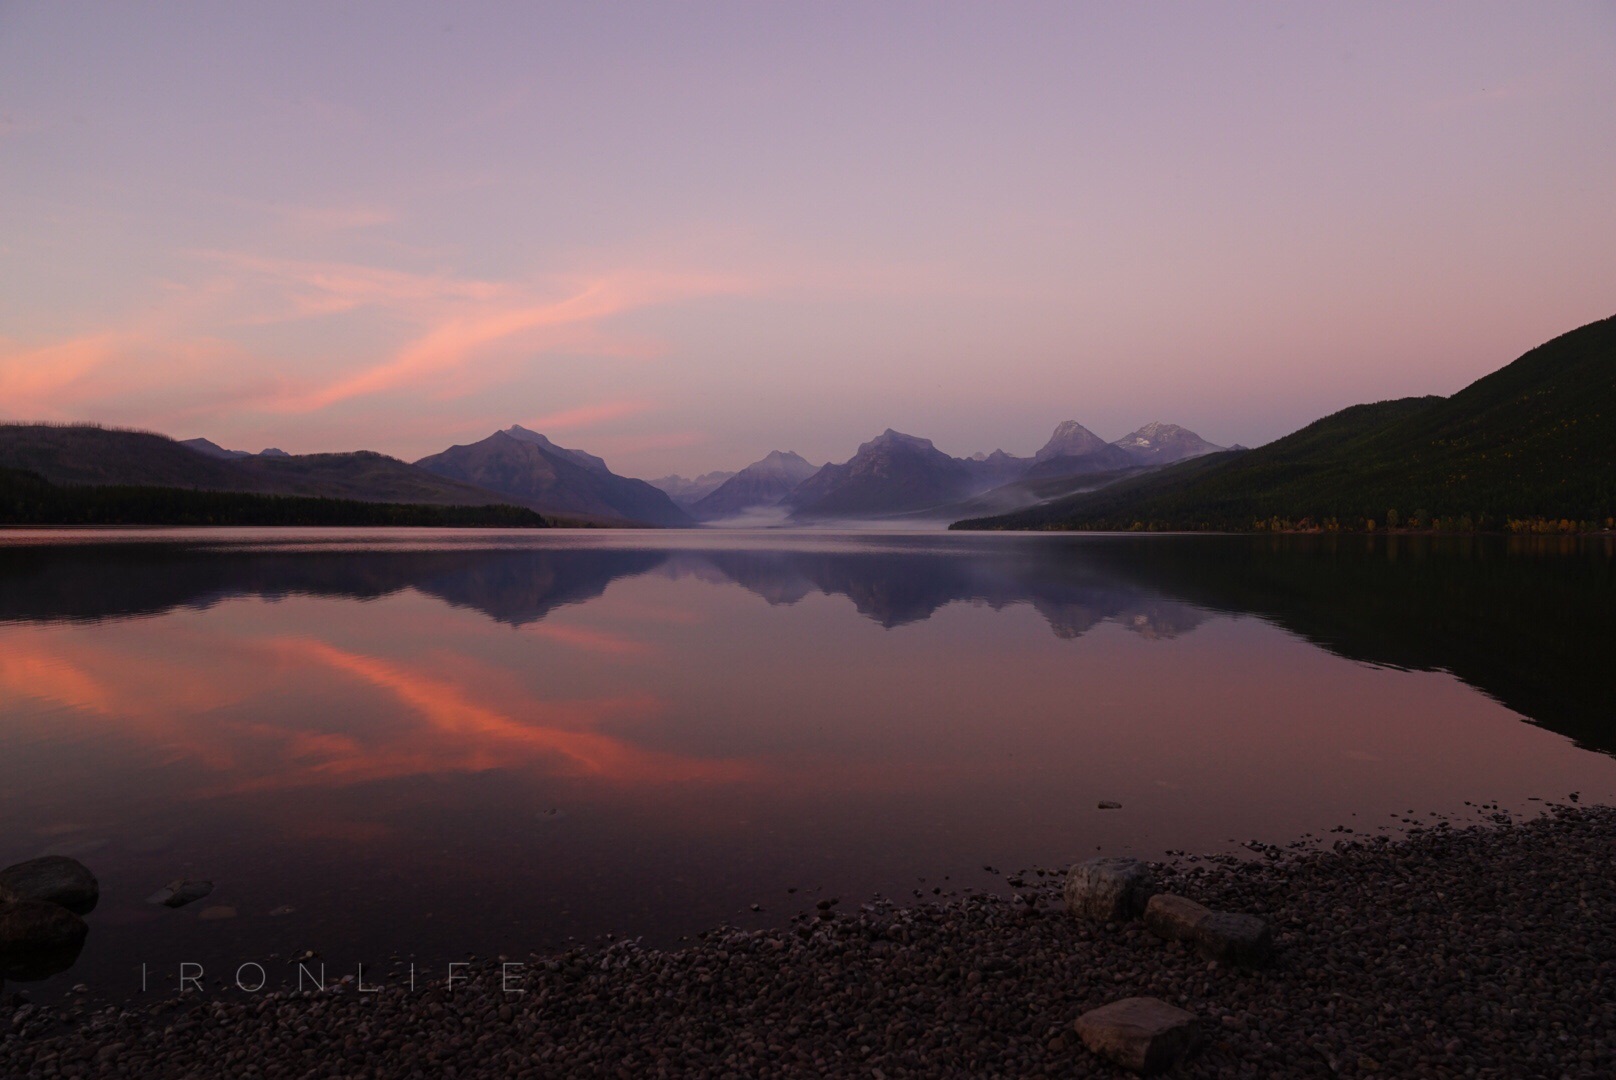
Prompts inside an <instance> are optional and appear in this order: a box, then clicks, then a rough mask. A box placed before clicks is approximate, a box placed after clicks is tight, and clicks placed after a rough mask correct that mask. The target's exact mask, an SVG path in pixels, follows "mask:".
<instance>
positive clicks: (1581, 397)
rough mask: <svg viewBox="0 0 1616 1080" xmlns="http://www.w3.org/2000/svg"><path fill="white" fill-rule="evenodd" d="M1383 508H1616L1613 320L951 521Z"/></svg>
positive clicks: (1555, 513)
mask: <svg viewBox="0 0 1616 1080" xmlns="http://www.w3.org/2000/svg"><path fill="white" fill-rule="evenodd" d="M1390 511H1397V513H1398V515H1399V518H1400V520H1401V521H1402V522H1404V523H1414V518H1415V515H1416V514H1417V513H1421V514H1424V515H1426V516H1427V517H1430V516H1438V517H1442V518H1445V519H1448V520H1449V521H1450V522H1455V523H1457V522H1462V521H1463V520H1464V518H1466V517H1468V518H1469V519H1470V523H1471V525H1473V526H1479V527H1495V528H1496V527H1502V526H1503V525H1504V524H1505V522H1506V520H1507V519H1510V518H1536V517H1542V518H1553V519H1562V518H1566V519H1575V520H1582V521H1597V522H1603V521H1605V520H1606V519H1608V518H1611V517H1613V516H1616V318H1610V319H1605V320H1602V321H1600V322H1596V323H1590V324H1589V325H1587V326H1584V327H1582V328H1580V329H1577V330H1573V331H1571V332H1570V333H1568V334H1564V335H1562V336H1560V337H1558V338H1555V339H1554V340H1553V341H1550V342H1548V343H1547V344H1545V345H1540V346H1538V347H1537V348H1535V349H1533V350H1532V351H1530V352H1528V353H1527V354H1526V355H1524V356H1522V357H1521V358H1520V359H1518V360H1516V361H1515V362H1513V363H1511V364H1509V365H1508V366H1507V367H1504V368H1501V369H1499V370H1498V371H1495V372H1493V373H1492V374H1491V375H1488V376H1486V377H1484V378H1481V379H1478V380H1477V381H1476V382H1474V383H1471V384H1470V385H1469V386H1467V387H1465V388H1464V389H1463V390H1460V391H1459V392H1458V393H1456V394H1454V395H1453V396H1452V397H1448V398H1441V397H1425V398H1403V399H1400V400H1396V401H1382V402H1377V403H1375V404H1372V405H1354V406H1352V407H1351V408H1348V409H1343V410H1342V411H1341V412H1338V413H1335V414H1334V415H1332V416H1327V417H1325V418H1324V419H1323V420H1319V421H1316V422H1315V423H1312V424H1309V425H1308V426H1307V427H1305V428H1302V429H1301V430H1300V431H1297V432H1294V433H1293V434H1290V435H1287V436H1285V437H1284V438H1283V439H1279V440H1276V441H1275V442H1272V443H1269V444H1268V445H1267V446H1263V447H1259V448H1258V449H1256V450H1244V451H1226V452H1223V453H1218V454H1209V455H1206V456H1204V457H1199V458H1195V459H1192V460H1189V461H1183V462H1180V463H1178V464H1176V465H1172V466H1169V467H1168V468H1166V469H1163V470H1161V471H1159V472H1154V473H1151V474H1149V475H1146V476H1140V477H1136V478H1133V479H1129V480H1124V481H1121V482H1119V483H1117V484H1115V485H1112V486H1110V487H1107V488H1105V489H1102V490H1100V491H1096V492H1093V493H1091V494H1085V495H1076V496H1073V497H1071V498H1068V499H1061V500H1056V501H1055V502H1052V503H1049V504H1046V505H1043V506H1038V507H1034V508H1032V509H1029V510H1025V511H1021V512H1018V513H1013V514H1007V515H1003V516H1000V517H994V518H985V519H976V520H971V521H964V522H959V523H958V524H957V527H959V528H993V529H1048V528H1056V529H1115V528H1133V527H1136V526H1137V527H1143V528H1175V529H1196V528H1214V529H1250V528H1252V527H1253V526H1254V524H1255V523H1256V522H1258V521H1259V520H1261V521H1270V520H1272V519H1275V518H1277V519H1280V521H1281V522H1282V523H1283V522H1284V521H1290V522H1294V523H1300V522H1302V521H1303V520H1304V519H1311V520H1312V521H1313V522H1315V523H1318V522H1322V521H1325V520H1328V519H1333V520H1335V521H1337V522H1338V523H1339V524H1341V525H1343V526H1345V527H1348V528H1355V527H1360V526H1363V525H1365V524H1366V523H1367V522H1368V521H1369V520H1371V519H1373V520H1377V521H1378V522H1380V523H1384V522H1385V521H1386V520H1387V518H1388V516H1389V512H1390ZM1460 527H1462V525H1461V526H1460Z"/></svg>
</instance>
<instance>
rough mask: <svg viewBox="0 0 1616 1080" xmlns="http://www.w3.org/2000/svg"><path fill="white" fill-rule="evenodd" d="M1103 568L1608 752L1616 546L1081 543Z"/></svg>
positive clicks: (1587, 542)
mask: <svg viewBox="0 0 1616 1080" xmlns="http://www.w3.org/2000/svg"><path fill="white" fill-rule="evenodd" d="M1088 547H1089V549H1090V550H1089V551H1088V552H1087V553H1086V554H1085V555H1084V556H1083V557H1084V558H1086V559H1088V560H1090V561H1091V562H1093V563H1094V564H1095V565H1096V566H1097V567H1098V568H1099V569H1101V570H1102V571H1103V572H1105V573H1108V574H1110V575H1113V576H1115V577H1117V578H1119V579H1122V580H1129V581H1135V582H1138V583H1140V584H1141V585H1148V586H1149V587H1151V588H1155V589H1160V590H1162V592H1164V593H1167V594H1170V595H1172V596H1174V597H1176V598H1178V599H1180V600H1183V601H1186V602H1188V603H1190V604H1193V605H1196V606H1197V607H1200V608H1210V609H1213V610H1220V611H1229V612H1240V613H1251V614H1255V615H1259V616H1262V617H1263V618H1266V619H1268V620H1269V621H1271V622H1274V623H1276V624H1278V625H1280V626H1282V627H1284V628H1285V629H1287V630H1290V631H1292V632H1293V633H1295V634H1297V635H1299V636H1301V637H1303V638H1306V639H1307V640H1309V641H1311V642H1313V643H1314V644H1316V645H1320V646H1322V647H1324V648H1326V649H1329V650H1330V651H1331V652H1334V653H1337V654H1338V655H1341V656H1344V657H1347V658H1349V659H1352V660H1359V661H1362V662H1365V663H1371V664H1379V665H1383V666H1387V667H1396V668H1403V669H1408V670H1418V671H1446V672H1450V673H1452V674H1453V675H1455V676H1457V677H1458V678H1459V679H1461V680H1463V681H1464V682H1466V683H1468V684H1469V685H1471V686H1473V687H1475V688H1476V689H1478V690H1481V691H1482V692H1483V693H1486V694H1487V695H1489V696H1491V697H1492V698H1494V699H1496V700H1497V701H1499V702H1501V703H1502V704H1503V705H1505V706H1506V707H1508V708H1510V709H1513V710H1514V711H1516V712H1518V713H1521V714H1522V715H1524V716H1526V717H1528V718H1529V719H1531V720H1532V721H1533V722H1535V723H1538V724H1541V725H1542V726H1544V727H1547V728H1549V729H1551V730H1554V731H1557V732H1559V733H1561V734H1563V735H1566V736H1569V737H1570V738H1573V739H1575V740H1576V741H1577V742H1578V744H1580V745H1582V746H1585V747H1589V748H1593V749H1599V750H1604V751H1607V752H1616V714H1613V713H1612V711H1611V707H1610V679H1609V675H1608V674H1607V672H1608V670H1609V652H1610V644H1609V643H1610V642H1611V641H1616V545H1613V544H1612V543H1611V542H1609V541H1608V540H1601V539H1583V540H1578V539H1576V538H1570V537H1567V538H1555V537H1542V538H1535V537H1511V538H1505V537H1493V536H1445V537H1436V536H1380V537H1364V536H1328V535H1326V536H1280V537H1247V536H1240V537H1234V536H1230V537H1213V536H1208V537H1146V538H1139V539H1137V540H1131V539H1130V540H1123V539H1118V540H1111V541H1100V542H1094V541H1090V542H1089V544H1088Z"/></svg>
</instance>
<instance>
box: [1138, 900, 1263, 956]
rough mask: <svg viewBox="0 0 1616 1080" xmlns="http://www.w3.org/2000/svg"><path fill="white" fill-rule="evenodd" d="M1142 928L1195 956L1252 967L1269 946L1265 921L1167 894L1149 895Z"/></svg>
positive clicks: (1253, 916)
mask: <svg viewBox="0 0 1616 1080" xmlns="http://www.w3.org/2000/svg"><path fill="white" fill-rule="evenodd" d="M1145 929H1147V930H1149V931H1150V932H1151V933H1153V934H1155V935H1156V936H1157V937H1159V938H1162V939H1163V940H1166V941H1183V942H1186V943H1188V944H1189V945H1190V946H1191V947H1193V948H1194V949H1195V952H1196V954H1197V955H1198V956H1200V957H1202V958H1203V959H1206V960H1216V961H1218V962H1219V963H1222V964H1233V965H1239V966H1242V967H1255V966H1257V965H1259V964H1262V963H1264V962H1265V961H1267V959H1268V955H1269V953H1270V952H1271V951H1272V949H1273V936H1272V934H1271V933H1270V932H1269V929H1268V924H1267V923H1266V922H1265V921H1263V920H1262V919H1259V918H1258V917H1257V916H1255V915H1237V914H1232V913H1229V912H1222V911H1213V910H1211V909H1210V908H1206V907H1203V906H1201V905H1200V904H1197V903H1196V902H1195V901H1194V900H1191V899H1188V898H1187V897H1183V896H1175V895H1173V894H1171V893H1159V894H1157V895H1155V896H1152V897H1151V898H1150V902H1149V903H1148V904H1146V905H1145Z"/></svg>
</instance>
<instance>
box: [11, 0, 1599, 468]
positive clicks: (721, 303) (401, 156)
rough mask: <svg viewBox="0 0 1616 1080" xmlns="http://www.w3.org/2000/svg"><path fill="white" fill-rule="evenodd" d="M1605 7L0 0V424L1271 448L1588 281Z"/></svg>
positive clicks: (1563, 308) (741, 448) (840, 447)
mask: <svg viewBox="0 0 1616 1080" xmlns="http://www.w3.org/2000/svg"><path fill="white" fill-rule="evenodd" d="M1612 117H1616V6H1613V5H1612V4H1611V3H1592V4H1572V3H1565V4H1547V5H1544V4H1526V3H1521V4H1515V5H1508V6H1492V5H1482V4H1473V3H1466V4H1454V5H1362V4H1354V5H1312V4H1305V5H1304V4H1290V5H1255V4H1242V5H1212V4H1204V5H1193V6H1189V5H1146V4H1106V5H1092V6H1087V5H1076V4H1070V3H1060V4H1051V5H1035V4H1013V5H997V4H994V5H989V4H969V5H944V4H913V5H907V4H906V5H876V4H870V3H859V4H849V5H832V4H822V3H815V4H804V5H783V4H734V5H729V4H724V5H718V4H701V5H694V4H692V5H687V4H678V5H673V4H662V3H657V4H650V5H645V6H629V5H622V4H614V5H581V4H569V5H553V6H551V5H535V4H528V3H523V4H509V5H495V4H481V5H470V4H452V5H441V6H440V5H419V4H417V5H401V4H387V5H375V6H369V5H359V4H342V5H331V4H327V3H314V4H290V3H276V4H263V5H246V4H217V3H198V4H194V5H179V4H169V5H151V6H147V7H144V8H143V9H141V10H138V11H137V10H135V6H134V5H87V6H81V5H77V4H72V3H48V4H30V5H18V4H5V3H0V417H6V418H18V419H52V420H66V419H89V420H99V421H103V422H106V423H116V424H129V425H136V426H141V427H149V428H155V429H157V430H161V431H165V432H168V433H171V434H174V435H176V436H179V437H189V436H193V435H206V436H208V437H210V438H213V439H214V440H216V441H218V442H220V443H223V444H225V445H227V446H233V447H242V448H246V449H254V450H255V449H258V448H260V447H262V446H266V445H276V446H281V447H284V448H285V449H287V450H291V451H293V452H307V451H314V450H340V449H354V448H358V447H370V448H374V449H378V450H383V451H385V452H388V453H393V454H397V455H399V456H401V457H404V458H408V459H413V458H416V457H419V456H421V455H423V454H427V453H431V452H434V451H437V450H440V449H442V448H443V447H444V446H446V445H448V444H449V443H452V442H469V441H473V440H475V439H478V438H481V437H483V436H484V435H486V434H487V433H488V432H490V431H492V430H493V429H495V428H497V427H504V426H507V425H509V424H511V423H522V424H526V425H527V426H529V427H534V428H537V429H539V430H542V431H544V432H546V433H547V434H549V435H551V436H552V437H553V438H555V439H557V440H558V441H560V442H562V443H563V444H565V445H572V446H581V447H583V448H585V449H589V450H592V451H594V452H597V453H600V454H602V455H604V456H605V457H606V458H607V460H608V462H610V463H611V465H612V466H613V467H614V468H616V469H617V470H618V471H621V472H625V473H628V474H631V475H641V476H656V475H661V474H663V473H667V472H675V471H677V472H684V473H694V472H699V471H704V470H706V469H711V468H720V467H729V468H734V467H738V466H739V465H741V464H744V463H745V462H747V461H750V460H753V459H755V458H757V457H760V456H762V454H763V453H764V452H766V451H768V450H770V449H774V448H780V449H795V450H798V451H800V452H801V453H803V454H804V455H806V456H807V457H809V458H811V459H813V460H815V461H823V460H826V459H836V460H843V459H845V458H846V457H847V456H849V454H850V453H851V452H852V451H853V449H854V447H855V446H856V445H857V443H859V442H860V441H862V440H864V439H867V438H869V437H870V436H871V435H873V434H875V433H877V432H879V431H880V430H881V429H883V428H885V427H888V426H892V427H896V428H898V429H900V430H904V431H909V432H912V433H914V434H919V435H924V436H927V437H930V438H932V439H933V440H934V441H935V442H936V443H937V444H938V446H939V447H940V448H941V449H943V450H946V451H949V452H951V453H956V454H968V453H971V452H973V451H976V450H991V449H993V448H994V447H1003V448H1004V449H1006V450H1009V451H1011V452H1013V453H1019V454H1029V453H1031V452H1032V451H1033V450H1034V449H1036V448H1037V446H1038V445H1039V444H1041V443H1042V442H1043V440H1044V439H1045V438H1046V437H1047V435H1048V434H1049V431H1050V429H1051V428H1053V427H1054V425H1055V424H1056V423H1057V422H1058V421H1061V420H1065V419H1076V420H1079V421H1081V422H1082V423H1084V424H1086V425H1088V426H1089V427H1091V428H1093V429H1094V430H1095V431H1096V432H1098V433H1099V434H1101V435H1103V436H1104V437H1106V438H1117V437H1119V436H1121V435H1122V434H1124V433H1125V432H1127V431H1129V430H1131V429H1133V428H1135V427H1137V426H1139V425H1140V424H1143V423H1145V422H1146V421H1149V420H1157V419H1161V420H1168V421H1173V422H1177V423H1181V424H1184V425H1186V426H1188V427H1191V428H1194V429H1195V430H1197V431H1199V432H1200V433H1201V434H1202V435H1204V436H1206V437H1207V438H1209V439H1212V440H1213V441H1215V442H1220V443H1231V442H1236V441H1238V442H1243V443H1246V444H1248V445H1255V444H1259V443H1262V442H1265V441H1267V440H1269V439H1272V438H1274V437H1276V436H1278V435H1282V434H1284V433H1285V432H1287V431H1289V430H1292V429H1293V428H1295V427H1298V426H1300V425H1301V424H1304V423H1306V422H1308V421H1310V420H1313V419H1315V418H1317V417H1318V416H1320V415H1323V414H1325V413H1327V412H1330V411H1333V410H1335V409H1337V408H1340V407H1342V406H1344V405H1347V404H1351V403H1353V402H1357V401H1364V400H1375V399H1379V398H1385V397H1394V396H1400V395H1405V394H1420V393H1442V394H1447V393H1451V392H1453V391H1454V390H1457V389H1458V388H1460V387H1461V386H1463V385H1464V384H1466V383H1467V382H1469V381H1470V380H1472V379H1474V378H1476V377H1478V376H1480V375H1482V374H1485V373H1486V372H1488V371H1490V370H1492V369H1494V368H1497V367H1499V366H1501V365H1503V364H1504V363H1506V362H1508V361H1509V360H1511V359H1513V358H1514V357H1515V356H1517V355H1519V354H1520V353H1521V352H1523V351H1524V350H1525V349H1527V348H1529V347H1530V346H1532V345H1534V344H1537V343H1539V342H1541V341H1543V340H1546V339H1547V338H1549V337H1552V336H1554V335H1555V334H1557V333H1560V332H1562V331H1564V330H1568V329H1571V328H1572V327H1574V326H1577V325H1580V324H1582V323H1585V322H1588V321H1591V320H1593V319H1596V318H1602V317H1604V316H1607V315H1610V314H1612V313H1613V312H1616V254H1613V253H1616V121H1613V120H1612Z"/></svg>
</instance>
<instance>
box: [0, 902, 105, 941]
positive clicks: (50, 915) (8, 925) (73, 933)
mask: <svg viewBox="0 0 1616 1080" xmlns="http://www.w3.org/2000/svg"><path fill="white" fill-rule="evenodd" d="M89 932H90V928H89V926H88V925H86V923H85V922H84V920H83V919H81V918H79V917H78V916H77V915H75V914H73V913H72V912H71V911H69V910H67V909H66V908H65V907H62V906H60V905H59V904H51V903H47V902H46V901H44V900H16V901H13V902H12V903H9V904H6V905H5V906H3V907H0V952H4V953H22V952H49V951H51V950H57V949H65V948H72V947H73V946H76V945H79V944H82V943H83V941H84V938H85V935H87V934H88V933H89Z"/></svg>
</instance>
